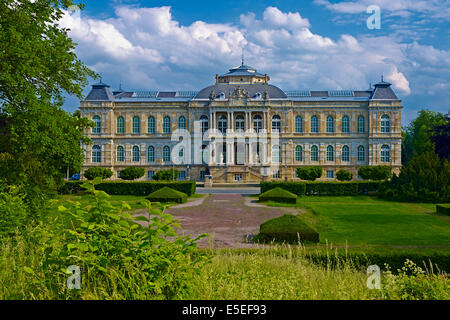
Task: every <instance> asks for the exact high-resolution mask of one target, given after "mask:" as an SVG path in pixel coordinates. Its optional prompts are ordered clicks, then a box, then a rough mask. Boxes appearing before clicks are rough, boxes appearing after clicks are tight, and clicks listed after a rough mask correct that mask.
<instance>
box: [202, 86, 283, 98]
mask: <svg viewBox="0 0 450 320" xmlns="http://www.w3.org/2000/svg"><path fill="white" fill-rule="evenodd" d="M238 87H240V88H242V89H244V90H245V91H246V92H248V93H249V95H250V98H255V97H256V94H257V93H261V95H262V96H264V93H265V92H266V91H267V92H268V94H269V99H286V98H287V95H286V94H285V93H284V91H283V90H281V89H280V88H278V87H275V86H273V85H271V84H239V85H238V84H215V85H213V86H209V87H206V88H204V89H203V90H200V92H199V93H198V94H197V95H196V96H195V99H209V97H210V95H211V92H212V91H214V94H215V96H216V98H219V95H220V94H221V93H223V94H225V99H228V98H229V97H230V92H234V90H236V89H237V88H238Z"/></svg>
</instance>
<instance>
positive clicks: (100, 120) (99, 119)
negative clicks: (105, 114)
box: [92, 116, 102, 133]
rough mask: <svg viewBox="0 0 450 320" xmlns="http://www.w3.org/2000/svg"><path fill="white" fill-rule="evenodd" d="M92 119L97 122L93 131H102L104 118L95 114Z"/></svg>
mask: <svg viewBox="0 0 450 320" xmlns="http://www.w3.org/2000/svg"><path fill="white" fill-rule="evenodd" d="M92 121H94V123H95V127H93V128H92V133H102V119H101V118H100V117H99V116H94V117H93V118H92Z"/></svg>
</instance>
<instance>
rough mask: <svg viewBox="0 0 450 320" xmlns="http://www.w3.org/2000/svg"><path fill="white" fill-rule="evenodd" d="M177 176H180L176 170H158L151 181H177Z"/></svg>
mask: <svg viewBox="0 0 450 320" xmlns="http://www.w3.org/2000/svg"><path fill="white" fill-rule="evenodd" d="M179 175H180V171H178V170H173V169H170V170H160V171H158V172H157V173H156V174H155V175H154V176H153V180H156V181H174V180H176V179H178V176H179Z"/></svg>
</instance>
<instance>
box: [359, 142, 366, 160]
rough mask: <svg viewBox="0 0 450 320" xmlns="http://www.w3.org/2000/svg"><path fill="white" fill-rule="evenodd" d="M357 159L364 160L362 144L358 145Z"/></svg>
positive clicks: (364, 153)
mask: <svg viewBox="0 0 450 320" xmlns="http://www.w3.org/2000/svg"><path fill="white" fill-rule="evenodd" d="M358 161H366V151H365V150H364V147H363V146H359V147H358Z"/></svg>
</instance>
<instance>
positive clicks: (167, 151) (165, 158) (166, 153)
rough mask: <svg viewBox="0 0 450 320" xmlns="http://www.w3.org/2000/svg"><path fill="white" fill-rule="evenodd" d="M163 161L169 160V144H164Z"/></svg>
mask: <svg viewBox="0 0 450 320" xmlns="http://www.w3.org/2000/svg"><path fill="white" fill-rule="evenodd" d="M163 161H164V162H170V147H169V146H165V147H164V148H163Z"/></svg>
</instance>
